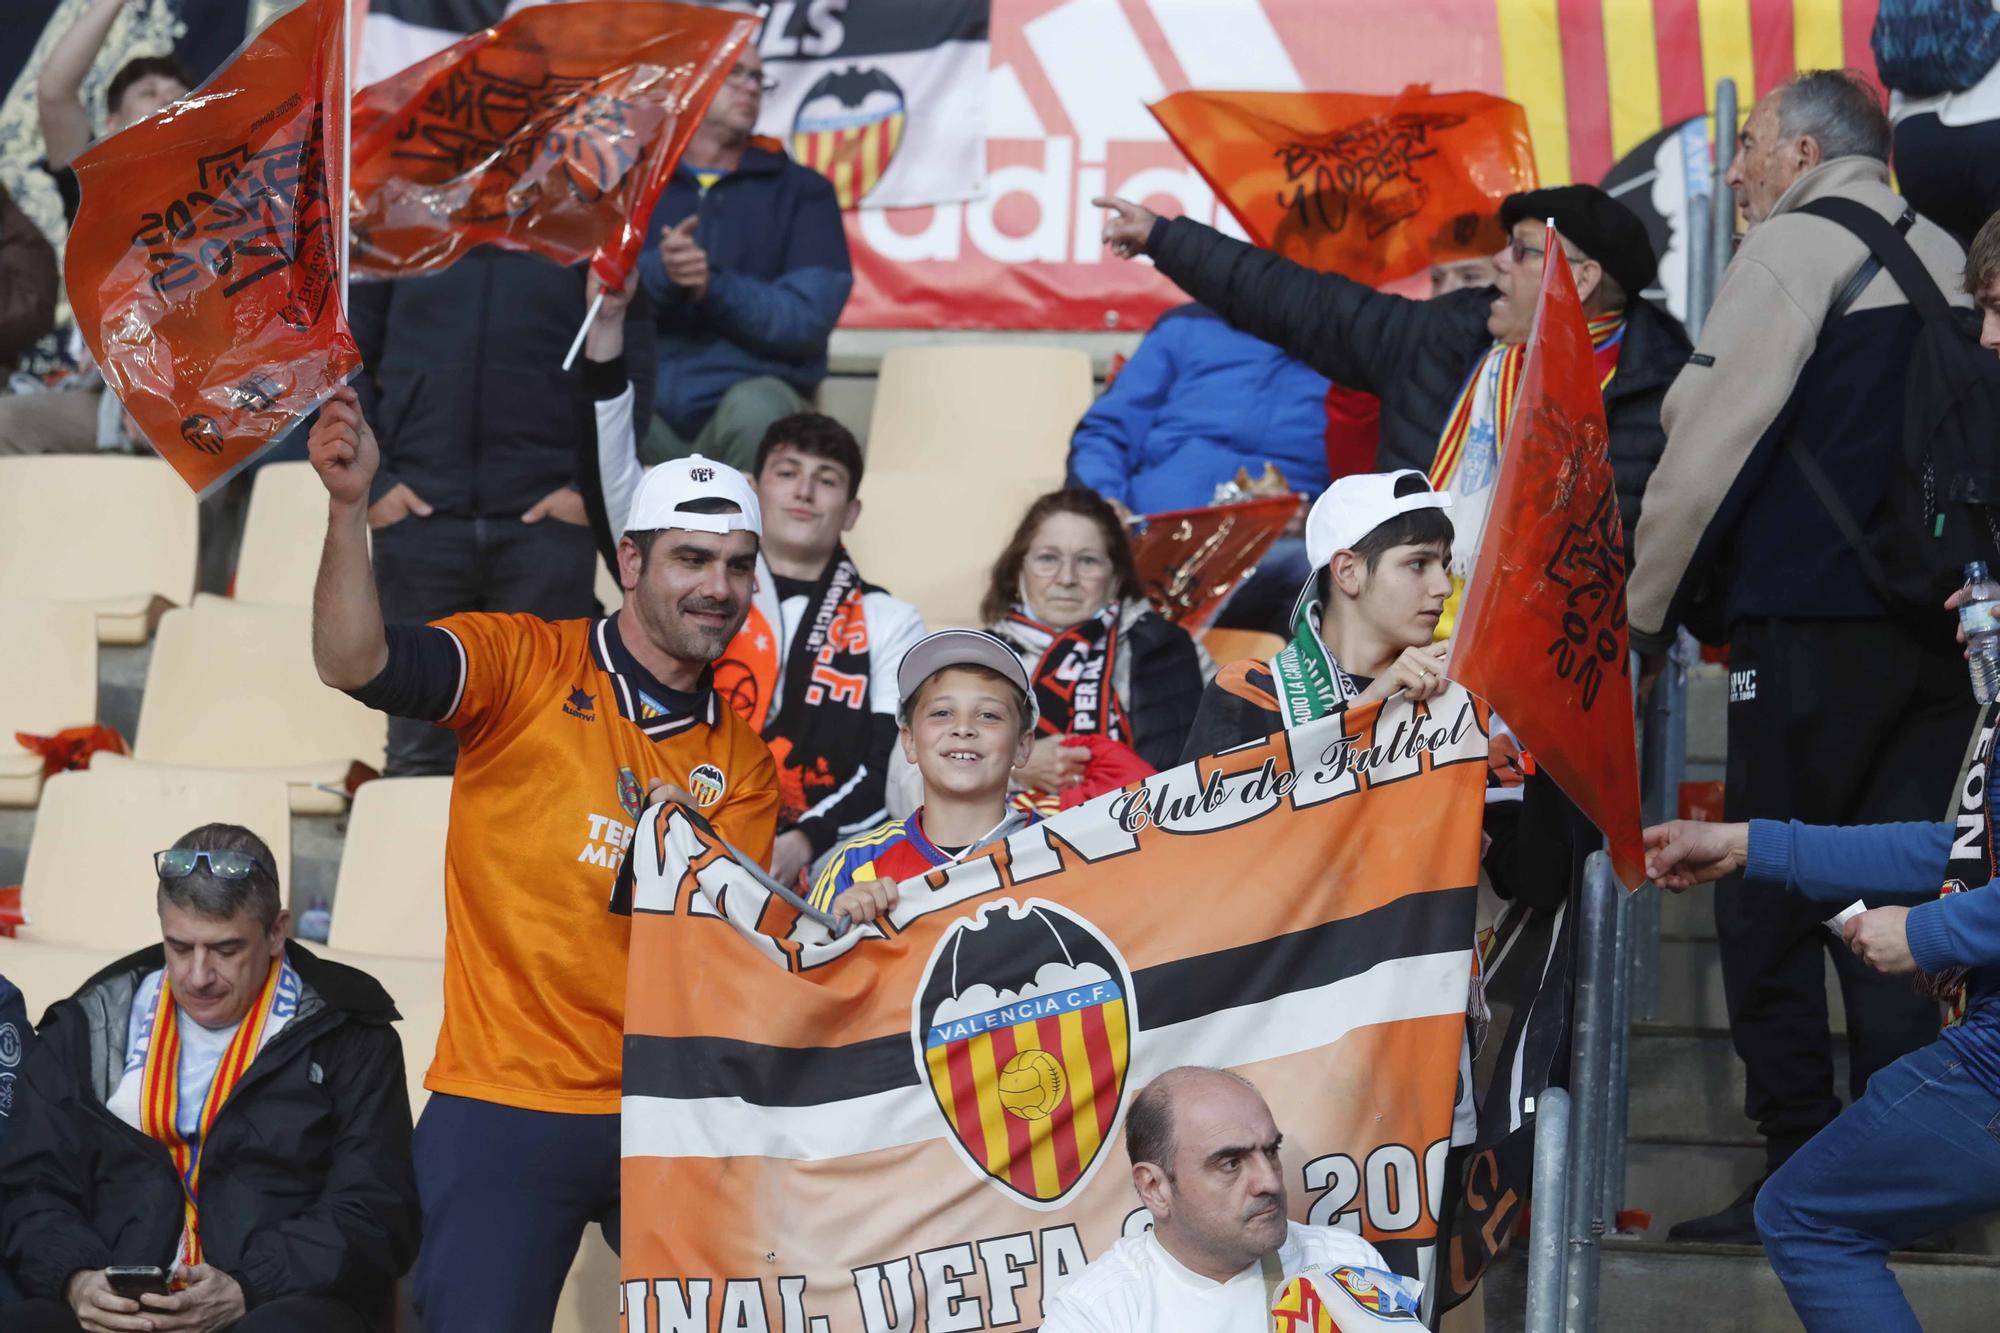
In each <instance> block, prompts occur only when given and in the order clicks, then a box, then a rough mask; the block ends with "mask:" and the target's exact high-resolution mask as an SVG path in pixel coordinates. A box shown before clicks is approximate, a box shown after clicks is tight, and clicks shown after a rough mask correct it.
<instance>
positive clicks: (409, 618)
mask: <svg viewBox="0 0 2000 1333" xmlns="http://www.w3.org/2000/svg"><path fill="white" fill-rule="evenodd" d="M374 553H375V587H376V590H377V592H378V593H379V595H380V596H381V599H382V618H383V619H384V620H385V621H387V622H389V623H391V624H398V623H400V624H406V625H417V624H423V623H424V622H426V621H431V620H436V619H438V618H439V617H441V616H448V615H453V614H455V613H457V612H460V611H524V612H527V613H528V614H529V615H536V616H540V617H542V618H543V619H544V620H574V619H576V618H577V617H579V616H588V615H591V614H593V609H594V607H595V606H596V602H595V601H594V599H593V594H592V591H591V590H592V588H593V587H594V586H595V580H596V574H597V547H596V543H595V542H594V540H593V539H592V537H591V535H590V529H589V528H587V527H584V526H582V525H580V524H576V523H564V522H562V521H561V520H559V519H553V518H549V519H543V520H542V521H541V522H539V523H522V522H520V521H519V520H518V519H511V518H454V517H448V516H445V515H433V516H431V517H430V518H416V517H411V518H406V519H404V520H402V521H401V522H399V523H391V524H390V525H389V526H388V527H386V528H378V529H377V530H376V532H375V539H374ZM457 763H458V737H457V736H455V735H453V734H452V733H451V732H450V731H447V730H446V729H445V728H443V727H435V726H432V725H431V724H430V723H428V722H421V721H417V720H415V719H412V718H400V717H394V718H390V719H389V764H388V768H387V770H386V772H387V775H388V776H390V777H414V776H419V775H427V774H446V773H450V772H451V771H452V769H453V767H454V766H455V765H456V764H457Z"/></svg>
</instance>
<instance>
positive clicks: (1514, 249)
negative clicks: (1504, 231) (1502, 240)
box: [1507, 236, 1583, 264]
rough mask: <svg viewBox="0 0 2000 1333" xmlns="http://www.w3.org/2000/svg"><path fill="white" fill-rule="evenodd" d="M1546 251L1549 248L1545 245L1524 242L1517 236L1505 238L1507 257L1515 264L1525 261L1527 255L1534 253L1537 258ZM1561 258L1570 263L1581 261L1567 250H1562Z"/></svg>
mask: <svg viewBox="0 0 2000 1333" xmlns="http://www.w3.org/2000/svg"><path fill="white" fill-rule="evenodd" d="M1548 252H1549V249H1548V247H1547V246H1545V245H1528V244H1525V243H1524V242H1523V241H1522V240H1521V238H1520V237H1518V236H1510V237H1508V239H1507V257H1508V258H1509V259H1512V260H1513V261H1514V262H1515V263H1517V264H1525V263H1527V262H1528V256H1529V255H1534V256H1536V257H1537V258H1539V257H1541V256H1543V255H1546V254H1547V253H1548ZM1563 258H1564V259H1566V260H1568V261H1569V262H1570V263H1572V264H1579V263H1582V262H1583V261H1582V260H1581V259H1579V258H1578V257H1577V256H1575V255H1573V254H1570V253H1569V252H1568V251H1564V252H1563Z"/></svg>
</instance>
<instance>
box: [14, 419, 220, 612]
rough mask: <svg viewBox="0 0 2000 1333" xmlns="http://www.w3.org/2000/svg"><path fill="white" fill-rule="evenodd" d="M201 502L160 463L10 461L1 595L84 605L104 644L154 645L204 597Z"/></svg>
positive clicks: (51, 458) (56, 457)
mask: <svg viewBox="0 0 2000 1333" xmlns="http://www.w3.org/2000/svg"><path fill="white" fill-rule="evenodd" d="M195 514H196V505H195V496H194V492H193V491H190V490H189V489H188V488H187V484H186V483H185V482H183V481H182V480H181V479H180V478H179V477H178V476H177V475H175V473H174V470H173V469H172V468H170V467H168V466H167V465H166V464H165V463H163V462H161V461H160V460H159V459H157V458H125V457H92V456H79V455H67V454H48V455H36V456H33V457H27V458H0V597H30V598H40V599H46V600H51V601H65V602H81V603H83V604H85V605H87V606H89V607H90V609H91V610H92V611H93V612H95V613H96V616H97V635H98V639H99V641H100V642H103V643H144V642H145V641H146V636H147V635H148V634H149V633H150V632H151V630H152V621H153V620H154V619H155V618H156V615H157V610H156V602H166V603H171V604H173V605H175V606H185V605H186V604H187V602H188V599H189V598H190V597H192V596H193V595H194V581H195V522H196V519H195Z"/></svg>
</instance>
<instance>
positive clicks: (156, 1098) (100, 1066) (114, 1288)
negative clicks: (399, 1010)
mask: <svg viewBox="0 0 2000 1333" xmlns="http://www.w3.org/2000/svg"><path fill="white" fill-rule="evenodd" d="M155 869H156V870H157V872H158V874H159V891H158V907H159V914H160V934H161V943H159V944H156V945H154V946H152V947H151V948H148V949H144V950H142V951H140V952H139V953H136V954H133V955H132V956H130V957H128V958H124V959H121V960H119V961H118V962H116V963H113V964H111V965H110V966H109V967H107V968H105V969H104V970H103V971H102V972H99V973H98V974H97V975H96V976H94V977H92V978H91V979H90V980H89V981H87V982H85V983H84V984H83V987H82V989H80V990H79V991H78V992H77V993H76V994H75V995H73V996H71V997H70V998H69V999H66V1000H63V1001H60V1002H59V1003H57V1004H55V1005H54V1006H52V1007H51V1008H50V1010H49V1013H48V1016H47V1017H46V1018H44V1019H43V1020H42V1027H41V1034H40V1038H39V1040H38V1043H37V1045H36V1047H35V1050H34V1052H33V1053H32V1054H31V1055H30V1056H29V1057H28V1058H27V1060H26V1061H25V1063H24V1064H23V1065H22V1068H21V1076H20V1078H19V1080H18V1081H17V1083H16V1084H15V1089H14V1106H13V1116H12V1122H11V1125H10V1127H9V1130H8V1133H7V1136H6V1139H5V1142H4V1143H0V1252H4V1257H5V1262H6V1266H7V1268H8V1269H9V1270H10V1271H11V1272H12V1273H13V1274H14V1276H15V1278H16V1279H17V1280H18V1282H19V1284H20V1286H21V1288H22V1290H23V1292H24V1293H25V1294H26V1295H28V1296H29V1297H30V1298H31V1299H30V1300H28V1301H27V1302H25V1303H23V1304H21V1305H17V1306H12V1307H9V1308H7V1309H0V1333H74V1331H75V1330H85V1331H86V1333H125V1331H126V1330H153V1331H154V1333H213V1331H215V1330H231V1331H232V1333H376V1331H377V1330H383V1329H387V1328H389V1327H390V1326H391V1321H392V1315H393V1308H392V1302H393V1298H394V1294H395V1283H396V1278H397V1277H398V1276H399V1275H400V1274H402V1273H403V1272H404V1270H406V1269H407V1268H408V1267H409V1266H410V1262H411V1260H412V1259H413V1258H414V1257H415V1255H416V1249H417V1231H418V1215H419V1211H418V1204H417V1183H416V1177H415V1173H414V1171H413V1170H412V1167H411V1164H410V1102H409V1092H408V1089H407V1086H406V1084H405V1083H404V1078H403V1048H402V1043H401V1042H400V1041H399V1040H398V1039H397V1037H396V1034H395V1032H394V1030H393V1029H392V1028H391V1027H390V1024H391V1023H392V1022H394V1021H395V1019H396V1018H397V1014H396V1010H395V1006H394V1004H393V1003H392V1002H391V1001H390V999H389V996H388V995H387V994H386V993H384V991H383V990H382V987H381V986H380V985H379V984H378V983H377V982H376V981H375V980H374V978H372V977H370V976H368V975H367V974H366V973H363V972H359V971H356V970H355V969H353V968H350V967H343V966H341V965H339V964H337V963H331V962H328V961H326V960H324V959H320V958H315V957H314V956H313V955H311V954H310V953H307V952H306V951H305V950H304V949H302V948H300V947H299V946H298V945H297V944H295V943H291V942H289V941H288V940H287V939H286V933H287V930H286V928H287V927H288V926H289V924H290V916H289V914H288V913H286V912H284V911H283V910H281V907H280V903H279V898H278V878H277V873H276V870H275V868H274V863H273V861H272V858H271V851H270V848H268V847H267V846H265V844H264V842H263V841H262V839H260V838H258V837H257V835H256V834H254V833H252V832H250V831H249V830H248V829H245V828H240V827H237V826H236V825H232V824H207V825H203V826H202V827H201V828H198V829H195V830H193V831H191V832H189V833H187V834H185V835H184V836H182V837H181V838H180V839H179V840H178V841H177V842H176V843H175V844H174V846H172V847H170V848H167V849H165V850H163V851H161V852H160V853H159V854H158V855H157V856H156V857H155ZM0 1055H4V1052H0Z"/></svg>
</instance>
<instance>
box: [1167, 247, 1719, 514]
mask: <svg viewBox="0 0 2000 1333" xmlns="http://www.w3.org/2000/svg"><path fill="white" fill-rule="evenodd" d="M1146 253H1147V254H1149V255H1151V256H1152V257H1153V262H1154V264H1156V265H1157V266H1158V267H1159V270H1160V271H1161V272H1162V273H1164V274H1166V275H1167V276H1168V277H1169V278H1172V279H1173V280H1174V281H1175V282H1176V283H1178V284H1179V285H1180V287H1181V289H1182V290H1183V291H1185V292H1186V293H1187V294H1188V295H1189V296H1192V297H1193V298H1194V299H1195V300H1197V301H1200V302H1201V303H1202V304H1203V305H1206V306H1208V307H1209V308H1210V309H1211V310H1215V311H1217V312H1219V313H1220V314H1221V315H1222V317H1223V318H1224V319H1226V320H1228V321H1229V322H1230V323H1231V324H1233V325H1235V326H1236V327H1237V328H1239V329H1242V330H1243V331H1244V332H1246V333H1252V334H1255V335H1256V336H1257V337H1259V338H1262V339H1264V341H1266V342H1269V343H1274V344H1276V345H1277V346H1279V347H1282V348H1284V349H1285V351H1287V352H1289V353H1291V354H1292V355H1293V356H1295V357H1297V358H1298V359H1299V360H1301V361H1303V362H1305V363H1306V364H1307V365H1309V366H1311V367H1312V368H1313V369H1314V370H1317V371H1318V372H1319V373H1320V374H1322V375H1324V376H1326V377H1327V378H1328V379H1330V380H1332V381H1333V382H1334V383H1336V384H1343V385H1346V386H1348V387H1350V388H1355V389H1361V390H1363V391H1365V392H1367V393H1372V394H1374V395H1375V396H1376V397H1378V398H1380V399H1381V400H1382V435H1381V444H1380V445H1379V446H1378V448H1377V449H1376V453H1375V466H1376V467H1377V468H1380V469H1381V470H1383V471H1389V470H1391V469H1393V468H1405V467H1413V468H1422V469H1428V468H1429V467H1430V465H1431V460H1432V458H1433V457H1434V456H1435V455H1436V453H1437V443H1438V435H1439V433H1440V432H1442V431H1443V430H1444V422H1445V417H1446V416H1448V415H1449V414H1450V412H1451V407H1452V404H1453V403H1454V402H1456V401H1457V400H1458V392H1459V390H1460V389H1461V388H1463V387H1464V385H1465V378H1466V376H1467V375H1469V374H1471V373H1472V368H1473V366H1474V365H1476V364H1477V363H1478V360H1479V356H1480V354H1481V353H1482V352H1484V351H1485V350H1486V349H1487V348H1488V347H1490V346H1491V345H1492V343H1493V335H1492V334H1490V333H1488V332H1487V331H1486V313H1487V307H1488V306H1490V305H1491V304H1492V301H1493V293H1492V291H1491V289H1481V290H1478V291H1459V292H1451V293H1449V294H1447V295H1444V296H1440V297H1438V298H1437V299H1435V300H1431V301H1412V300H1410V299H1408V298H1407V297H1402V296H1391V295H1389V294H1388V293H1386V292H1378V291H1376V290H1375V289H1374V288H1372V287H1365V286H1363V285H1362V284H1360V283H1358V282H1350V281H1349V280H1348V279H1346V278H1343V277H1341V276H1339V275H1338V274H1334V273H1316V272H1314V271H1313V270H1311V269H1308V268H1305V267H1303V266H1301V265H1299V264H1295V263H1293V262H1292V261H1291V260H1289V259H1285V258H1282V257H1280V256H1278V255H1275V254H1272V253H1271V252H1270V251H1269V250H1260V249H1258V248H1257V247H1255V246H1251V245H1245V244H1244V243H1243V242H1241V241H1234V240H1231V239H1230V238H1228V237H1227V236H1224V235H1223V234H1222V233H1221V232H1219V231H1216V230H1215V229H1214V228H1212V227H1205V226H1203V225H1202V224H1200V223H1199V222H1192V221H1189V220H1188V219H1187V218H1172V219H1167V218H1162V219H1161V220H1160V221H1159V222H1158V223H1156V224H1155V225H1154V227H1153V234H1152V236H1151V238H1150V239H1149V240H1148V241H1147V243H1146ZM1625 321H1626V322H1625V341H1624V344H1623V345H1622V346H1621V347H1620V349H1619V353H1618V373H1617V374H1616V375H1614V376H1613V377H1612V379H1611V386H1610V388H1609V389H1608V390H1607V391H1606V393H1605V398H1604V411H1605V416H1606V418H1607V424H1608V425H1609V427H1610V430H1611V449H1610V452H1611V470H1612V473H1613V474H1614V476H1615V477H1616V478H1617V482H1618V509H1619V513H1620V515H1621V516H1622V517H1623V518H1624V520H1625V534H1626V541H1627V543H1628V544H1629V543H1630V541H1631V534H1632V533H1633V532H1634V531H1635V530H1637V528H1638V526H1639V497H1640V496H1641V494H1643V493H1644V491H1645V489H1646V480H1647V478H1649V477H1651V476H1652V475H1653V468H1654V466H1655V465H1656V464H1658V463H1659V461H1660V451H1661V450H1662V449H1663V448H1665V447H1666V434H1665V432H1664V431H1662V430H1661V428H1660V403H1661V402H1662V400H1664V399H1665V398H1666V396H1667V387H1668V386H1669V385H1670V384H1672V383H1673V381H1674V376H1676V375H1678V374H1679V373H1680V370H1681V367H1682V366H1684V365H1686V364H1687V359H1688V354H1689V352H1690V351H1691V350H1692V348H1691V347H1690V346H1689V344H1688V340H1687V334H1686V333H1684V332H1683V331H1682V330H1681V326H1680V324H1679V323H1678V322H1677V321H1676V320H1675V319H1674V318H1673V317H1672V316H1671V315H1668V314H1666V313H1664V312H1663V311H1661V310H1660V309H1659V307H1657V306H1655V305H1652V304H1651V303H1649V302H1646V301H1642V300H1637V299H1634V300H1633V302H1632V303H1631V305H1630V306H1628V307H1627V308H1626V312H1625Z"/></svg>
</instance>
